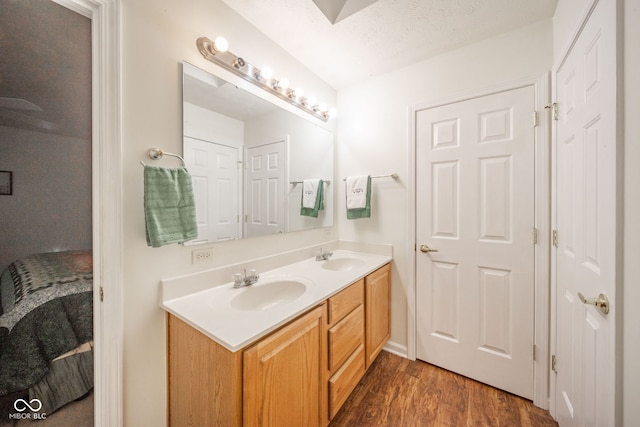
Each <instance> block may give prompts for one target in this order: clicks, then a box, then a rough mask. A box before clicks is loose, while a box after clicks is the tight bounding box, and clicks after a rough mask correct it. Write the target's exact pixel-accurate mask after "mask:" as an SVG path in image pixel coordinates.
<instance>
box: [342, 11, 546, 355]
mask: <svg viewBox="0 0 640 427" xmlns="http://www.w3.org/2000/svg"><path fill="white" fill-rule="evenodd" d="M551 27H552V24H551V21H550V20H548V21H544V22H540V23H537V24H534V25H531V26H528V27H526V28H522V29H519V30H517V31H514V32H511V33H508V34H504V35H502V36H499V37H495V38H491V39H488V40H484V41H480V42H478V43H476V44H473V45H471V46H467V47H463V48H461V49H458V50H455V51H452V52H449V53H446V54H443V55H440V56H438V57H435V58H433V59H430V60H427V61H424V62H421V63H418V64H415V65H412V66H410V67H407V68H404V69H401V70H397V71H394V72H391V73H388V74H386V75H383V76H380V77H377V78H373V79H370V80H367V81H365V82H363V83H361V84H358V85H355V86H353V87H350V88H347V89H344V90H340V91H339V93H338V114H339V116H338V133H337V135H338V145H337V151H338V154H337V170H338V176H339V177H340V178H341V177H344V176H347V175H358V174H372V175H378V174H388V173H393V172H397V173H398V174H399V175H400V179H399V180H398V181H397V182H394V181H393V180H391V179H378V180H374V181H373V185H372V188H373V196H372V215H371V218H370V219H363V220H347V219H346V215H345V214H344V212H345V202H344V197H345V196H344V186H343V185H341V186H340V187H338V189H337V195H338V197H337V207H338V214H337V218H338V219H337V222H338V224H339V229H340V238H341V239H345V240H362V241H365V242H371V243H391V244H393V255H394V260H395V263H394V268H393V271H392V274H393V276H392V281H393V289H392V309H391V317H392V320H391V323H392V333H391V341H393V342H394V343H395V344H397V345H398V346H399V347H398V349H399V350H401V349H402V348H403V347H404V346H406V345H407V342H408V341H407V340H408V337H407V292H408V287H409V286H412V285H411V284H410V283H409V279H410V271H409V269H410V265H411V264H410V263H411V257H412V256H413V243H414V237H412V236H410V235H409V232H408V231H409V224H408V223H407V222H408V218H409V196H410V195H409V192H408V190H409V188H408V186H409V182H408V179H409V177H408V175H409V162H410V161H413V153H410V152H409V144H410V136H409V108H410V107H411V106H413V105H416V104H418V103H430V102H434V101H439V100H443V99H450V98H451V97H456V96H459V95H461V94H470V93H476V92H478V91H482V90H483V89H485V88H487V87H491V86H495V85H505V84H507V83H509V82H514V81H518V80H521V79H522V78H528V77H533V78H538V77H541V76H542V75H543V74H544V73H546V72H547V71H549V70H550V69H551V65H552V51H553V46H552V28H551Z"/></svg>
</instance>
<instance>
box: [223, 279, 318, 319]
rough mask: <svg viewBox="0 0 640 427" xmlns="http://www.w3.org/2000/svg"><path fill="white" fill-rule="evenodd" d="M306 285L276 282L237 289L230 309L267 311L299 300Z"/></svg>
mask: <svg viewBox="0 0 640 427" xmlns="http://www.w3.org/2000/svg"><path fill="white" fill-rule="evenodd" d="M306 290H307V285H306V284H304V283H302V282H299V281H297V280H286V279H285V280H277V281H270V282H264V283H260V282H258V283H257V284H255V285H250V286H247V287H245V288H243V289H238V292H240V293H239V294H238V295H236V296H234V297H233V298H231V307H233V308H235V309H237V310H245V311H247V310H268V309H270V308H273V307H276V306H280V305H283V304H287V303H289V302H291V301H294V300H296V299H298V298H300V297H301V296H302V295H303V294H304V293H305V291H306Z"/></svg>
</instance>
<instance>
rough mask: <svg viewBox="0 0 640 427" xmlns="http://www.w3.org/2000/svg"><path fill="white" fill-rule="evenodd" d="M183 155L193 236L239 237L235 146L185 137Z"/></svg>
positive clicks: (215, 239) (212, 239) (214, 239)
mask: <svg viewBox="0 0 640 427" xmlns="http://www.w3.org/2000/svg"><path fill="white" fill-rule="evenodd" d="M184 158H185V162H186V164H187V168H188V170H189V173H190V174H191V177H192V179H193V192H194V195H195V200H196V220H197V223H198V239H197V240H198V241H199V240H204V241H207V242H220V241H224V240H233V239H238V238H240V237H241V233H242V228H241V226H240V194H241V193H240V176H239V175H240V174H239V165H240V163H238V148H236V147H229V146H227V145H222V144H216V143H213V142H209V141H203V140H200V139H195V138H189V137H185V138H184Z"/></svg>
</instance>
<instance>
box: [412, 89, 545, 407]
mask: <svg viewBox="0 0 640 427" xmlns="http://www.w3.org/2000/svg"><path fill="white" fill-rule="evenodd" d="M533 111H535V90H534V87H533V86H525V87H520V88H516V89H511V90H506V91H500V92H496V93H492V94H489V95H485V96H480V97H476V98H472V99H467V100H463V101H458V102H454V103H449V104H445V105H440V106H438V107H435V108H429V109H424V110H419V111H417V112H416V153H417V155H416V208H417V210H416V212H419V213H420V214H419V215H416V218H417V221H416V242H417V243H418V249H419V251H417V252H416V254H417V257H416V258H417V259H416V277H417V286H416V296H417V298H416V301H417V357H418V358H419V359H422V360H425V361H427V362H429V363H433V364H435V365H438V366H441V367H444V368H446V369H449V370H452V371H454V372H457V373H460V374H462V375H465V376H468V377H471V378H474V379H477V380H479V381H481V382H484V383H486V384H490V385H493V386H495V387H498V388H501V389H504V390H507V391H509V392H511V393H514V394H518V395H520V396H523V397H526V398H528V399H532V398H533V381H534V375H533V368H534V363H533V354H534V353H533V348H534V306H533V300H534V272H535V258H534V256H535V252H534V244H535V242H534V238H533V237H534V230H535V205H534V201H535V197H534V170H535V169H534V167H535V129H534V128H535V124H533V123H532V122H531V120H530V117H531V113H532V112H533Z"/></svg>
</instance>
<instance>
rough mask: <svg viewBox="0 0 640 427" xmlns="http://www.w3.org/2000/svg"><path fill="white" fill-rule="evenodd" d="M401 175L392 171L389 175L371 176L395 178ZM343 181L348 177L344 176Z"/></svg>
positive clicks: (372, 176) (375, 176)
mask: <svg viewBox="0 0 640 427" xmlns="http://www.w3.org/2000/svg"><path fill="white" fill-rule="evenodd" d="M398 177H399V175H398V174H397V173H395V172H394V173H390V174H387V175H371V178H393V179H398ZM342 180H343V181H346V180H347V178H342Z"/></svg>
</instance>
